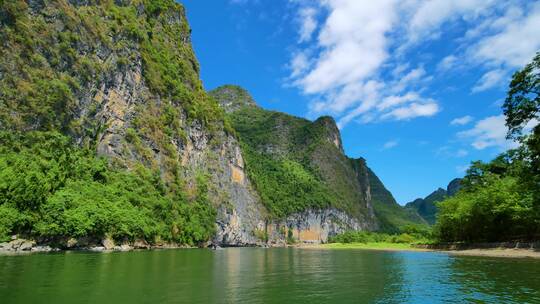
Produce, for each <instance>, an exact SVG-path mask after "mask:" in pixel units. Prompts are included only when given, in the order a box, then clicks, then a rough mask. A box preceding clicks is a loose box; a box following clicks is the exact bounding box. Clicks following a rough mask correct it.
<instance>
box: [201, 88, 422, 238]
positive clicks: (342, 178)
mask: <svg viewBox="0 0 540 304" xmlns="http://www.w3.org/2000/svg"><path fill="white" fill-rule="evenodd" d="M210 95H212V96H213V97H214V98H215V99H216V100H217V101H218V102H219V103H220V104H221V105H222V106H223V107H224V109H225V111H226V112H228V113H229V117H230V119H231V122H232V125H233V127H234V129H235V131H236V132H237V134H238V136H239V138H240V140H241V142H242V150H243V155H244V157H245V161H246V168H247V172H248V174H249V177H250V179H251V181H252V182H253V183H254V185H255V187H256V190H257V191H258V193H259V195H260V196H261V199H262V201H263V203H264V204H265V206H266V207H267V209H268V210H269V211H270V213H271V214H272V215H273V216H275V217H283V216H286V215H289V214H291V213H294V212H299V211H304V210H306V209H309V208H326V207H334V208H338V209H341V210H344V211H346V212H348V213H349V214H351V215H353V216H356V217H359V218H361V219H363V220H367V221H370V222H374V221H376V222H377V224H378V226H379V228H380V229H382V230H384V231H389V232H397V231H400V227H403V226H405V225H407V224H411V223H417V224H421V223H423V221H422V219H421V218H420V217H418V215H416V214H415V213H414V212H409V211H408V210H405V209H404V208H403V207H401V206H399V205H398V204H397V203H396V202H395V200H394V198H393V197H392V194H391V193H390V192H389V191H388V190H386V188H385V187H384V185H383V184H382V182H381V181H380V180H379V179H378V178H377V176H376V175H375V174H374V173H373V172H372V171H371V170H370V169H369V168H368V167H367V165H366V161H365V160H364V159H362V158H359V159H350V158H348V157H347V156H346V155H345V154H344V153H343V148H342V146H341V138H340V134H339V130H338V128H337V126H336V124H335V122H334V120H333V119H332V118H331V117H321V118H319V119H317V120H315V121H313V122H312V121H309V120H306V119H302V118H298V117H294V116H291V115H287V114H284V113H280V112H274V111H267V110H264V109H261V108H259V107H258V106H257V105H256V103H255V102H254V100H253V98H252V97H251V96H250V95H249V93H248V92H246V91H245V90H244V89H242V88H240V87H237V86H231V85H227V86H223V87H220V88H217V89H216V90H213V91H211V92H210ZM373 212H374V213H373Z"/></svg>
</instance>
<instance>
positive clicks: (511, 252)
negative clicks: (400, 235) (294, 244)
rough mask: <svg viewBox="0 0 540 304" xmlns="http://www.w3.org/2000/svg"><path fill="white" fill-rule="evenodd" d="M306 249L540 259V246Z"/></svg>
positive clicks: (329, 246) (314, 246)
mask: <svg viewBox="0 0 540 304" xmlns="http://www.w3.org/2000/svg"><path fill="white" fill-rule="evenodd" d="M298 247H299V248H304V249H329V250H330V249H360V250H380V251H420V252H442V253H447V254H449V255H455V256H478V257H497V258H535V259H540V250H539V249H538V248H504V247H494V248H466V249H450V248H445V249H444V248H429V246H418V245H411V244H399V243H347V244H343V243H331V244H309V245H308V244H306V245H299V246H298Z"/></svg>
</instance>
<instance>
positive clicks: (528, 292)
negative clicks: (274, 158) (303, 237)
mask: <svg viewBox="0 0 540 304" xmlns="http://www.w3.org/2000/svg"><path fill="white" fill-rule="evenodd" d="M0 303H2V304H7V303H58V304H60V303H309V304H315V303H540V261H538V260H530V259H502V258H475V257H453V256H449V255H447V254H443V253H432V252H382V251H368V250H316V249H296V248H275V249H263V248H227V249H223V250H216V251H213V250H207V249H183V250H162V251H135V252H127V253H86V252H64V253H55V254H32V255H17V256H0Z"/></svg>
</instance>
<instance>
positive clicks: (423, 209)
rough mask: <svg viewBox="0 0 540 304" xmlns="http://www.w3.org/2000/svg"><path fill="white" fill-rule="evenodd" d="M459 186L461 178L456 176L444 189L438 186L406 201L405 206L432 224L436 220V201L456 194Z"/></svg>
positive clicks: (437, 210)
mask: <svg viewBox="0 0 540 304" xmlns="http://www.w3.org/2000/svg"><path fill="white" fill-rule="evenodd" d="M460 188H461V179H460V178H456V179H454V180H452V181H451V182H450V183H449V184H448V186H447V187H446V190H445V189H443V188H439V189H437V190H435V191H433V192H432V193H431V194H430V195H428V196H426V197H425V198H418V199H415V200H414V201H412V202H410V203H407V204H406V205H405V207H406V208H407V209H410V210H411V211H414V212H417V213H418V215H420V216H421V217H422V218H423V219H424V220H425V221H426V222H427V223H429V224H430V225H433V224H435V221H436V220H437V213H438V212H439V209H438V208H437V203H438V202H442V201H444V200H445V199H446V198H448V197H452V196H454V195H456V193H457V192H458V191H459V189H460Z"/></svg>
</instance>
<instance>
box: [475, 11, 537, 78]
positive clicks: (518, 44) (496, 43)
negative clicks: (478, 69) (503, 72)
mask: <svg viewBox="0 0 540 304" xmlns="http://www.w3.org/2000/svg"><path fill="white" fill-rule="evenodd" d="M507 10H508V13H507V14H505V15H504V16H501V17H498V18H494V19H492V20H490V22H491V26H490V29H491V30H492V31H493V33H492V34H491V35H488V36H487V37H484V38H482V39H480V41H479V42H478V43H477V44H476V45H474V46H473V47H471V49H470V53H471V56H472V57H473V58H475V59H476V60H478V61H481V62H485V63H486V64H489V65H497V66H499V65H500V66H505V67H509V68H518V67H522V66H524V65H525V64H527V63H528V62H529V61H530V60H531V59H532V57H533V56H534V54H535V53H536V52H537V51H538V50H540V35H539V29H540V2H531V4H530V6H529V7H528V8H527V10H526V11H527V12H522V10H521V9H520V8H518V7H511V8H508V9H507Z"/></svg>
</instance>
